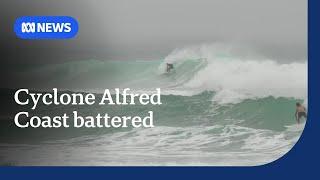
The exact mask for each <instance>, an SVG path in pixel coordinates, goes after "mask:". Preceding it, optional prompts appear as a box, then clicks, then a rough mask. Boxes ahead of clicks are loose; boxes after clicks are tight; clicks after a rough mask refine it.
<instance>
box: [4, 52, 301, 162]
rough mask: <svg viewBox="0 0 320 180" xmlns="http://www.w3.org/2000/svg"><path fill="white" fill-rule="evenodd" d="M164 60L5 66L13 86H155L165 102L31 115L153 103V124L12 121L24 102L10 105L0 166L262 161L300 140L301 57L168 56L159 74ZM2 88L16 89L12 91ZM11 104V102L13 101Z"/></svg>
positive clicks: (127, 109) (140, 111) (113, 110)
mask: <svg viewBox="0 0 320 180" xmlns="http://www.w3.org/2000/svg"><path fill="white" fill-rule="evenodd" d="M171 58H173V57H171ZM166 61H167V59H165V60H157V61H98V60H84V61H78V62H68V63H62V64H54V65H37V66H30V67H25V68H22V67H12V69H3V70H4V71H14V72H16V73H15V76H16V78H17V79H18V80H17V82H16V84H15V86H16V87H11V88H20V87H28V88H32V89H35V90H37V91H39V90H41V91H48V90H50V89H52V88H53V87H56V88H59V89H63V90H69V91H73V92H74V91H76V92H83V93H85V92H93V93H96V94H97V96H101V92H103V89H105V88H110V89H112V88H126V87H129V88H131V89H132V91H134V92H147V93H151V92H153V91H154V90H155V88H158V87H160V88H161V92H162V96H161V98H162V103H163V104H162V105H160V106H152V105H148V106H143V105H139V104H138V105H135V106H98V105H93V106H88V105H86V106H79V107H74V106H56V107H48V106H44V105H40V106H39V108H38V109H37V110H36V111H34V112H33V113H34V114H37V115H48V113H49V114H50V115H52V116H53V115H61V114H62V113H71V112H72V111H73V110H78V111H79V112H81V113H82V114H83V115H95V114H97V113H109V114H110V115H111V116H112V115H118V116H121V115H141V116H143V115H145V114H146V112H147V111H150V110H152V111H154V121H155V126H156V127H155V128H136V129H133V128H125V129H123V128H121V129H116V128H113V129H106V128H99V129H84V128H80V129H72V128H71V129H62V128H61V129H54V130H53V129H24V130H21V129H17V128H15V127H14V126H13V125H12V120H11V119H12V116H13V114H14V112H15V111H18V110H22V109H23V107H16V106H15V105H12V108H8V109H7V110H2V111H1V123H2V125H1V138H0V139H1V142H2V143H1V144H0V146H1V150H0V152H1V153H0V154H1V155H0V161H1V163H2V164H8V163H9V164H14V165H259V164H264V163H268V162H271V161H273V160H276V159H277V158H279V157H281V156H282V155H284V154H285V153H286V152H287V151H288V150H290V149H291V148H292V146H293V145H294V144H295V143H296V141H297V140H298V138H299V137H300V134H301V132H302V130H303V127H304V124H300V125H297V124H296V122H295V117H294V113H295V109H294V108H295V103H296V102H297V101H299V102H304V103H306V101H307V98H306V97H307V96H306V87H307V86H306V81H307V80H306V79H307V78H306V63H291V64H279V63H277V62H275V61H270V60H266V61H255V60H242V59H237V58H235V59H232V58H231V59H230V57H225V56H223V57H220V59H219V58H217V57H216V58H209V57H205V58H202V57H201V58H194V57H192V58H182V60H179V61H175V62H173V63H174V66H175V70H174V71H173V72H171V73H165V71H164V69H165V62H166ZM297 69H298V70H299V71H296V70H297ZM297 72H298V73H297ZM304 73H305V74H304ZM39 74H41V76H39ZM297 77H299V78H297ZM292 79H294V81H293V80H292ZM1 93H2V94H4V95H6V96H12V94H13V90H2V91H1ZM7 103H8V104H10V103H11V104H12V102H11V100H10V99H8V100H7ZM10 107H11V106H10ZM11 109H15V110H12V112H11Z"/></svg>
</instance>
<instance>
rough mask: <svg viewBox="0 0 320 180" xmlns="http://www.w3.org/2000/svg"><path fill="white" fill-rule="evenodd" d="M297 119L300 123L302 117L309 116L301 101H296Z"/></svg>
mask: <svg viewBox="0 0 320 180" xmlns="http://www.w3.org/2000/svg"><path fill="white" fill-rule="evenodd" d="M295 115H296V120H297V122H298V124H300V119H301V118H302V117H304V118H307V112H306V108H305V107H304V106H303V105H302V104H300V103H299V102H297V103H296V114H295Z"/></svg>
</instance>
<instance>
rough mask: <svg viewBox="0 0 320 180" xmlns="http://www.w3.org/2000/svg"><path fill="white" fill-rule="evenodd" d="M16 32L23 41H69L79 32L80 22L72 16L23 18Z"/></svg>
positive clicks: (18, 22)
mask: <svg viewBox="0 0 320 180" xmlns="http://www.w3.org/2000/svg"><path fill="white" fill-rule="evenodd" d="M14 31H15V33H16V35H17V37H19V38H21V39H69V38H73V37H75V35H76V34H77V32H78V22H77V21H76V20H75V19H74V18H72V17H70V16H23V17H19V18H17V19H16V21H15V24H14Z"/></svg>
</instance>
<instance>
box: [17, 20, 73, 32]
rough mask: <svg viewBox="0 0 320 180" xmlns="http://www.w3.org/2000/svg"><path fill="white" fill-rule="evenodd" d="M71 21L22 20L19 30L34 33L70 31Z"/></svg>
mask: <svg viewBox="0 0 320 180" xmlns="http://www.w3.org/2000/svg"><path fill="white" fill-rule="evenodd" d="M71 30H72V29H71V23H34V22H32V23H30V22H23V23H22V24H21V32H23V33H35V32H67V33H68V32H70V31H71Z"/></svg>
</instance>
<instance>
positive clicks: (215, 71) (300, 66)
mask: <svg viewBox="0 0 320 180" xmlns="http://www.w3.org/2000/svg"><path fill="white" fill-rule="evenodd" d="M190 58H205V59H207V61H208V65H207V66H206V67H205V68H204V69H202V70H200V71H199V72H198V73H196V74H195V76H194V77H193V78H192V79H191V80H190V81H188V82H187V83H185V84H184V86H185V87H186V88H189V89H202V91H204V90H212V91H215V92H217V95H216V96H215V98H214V99H213V100H214V101H217V102H220V103H237V102H239V101H241V100H243V99H248V98H261V97H266V96H274V97H294V98H300V99H306V97H307V63H306V62H303V61H302V62H293V63H287V64H281V63H278V62H277V61H276V60H272V59H262V58H261V57H259V58H253V57H249V56H247V57H243V56H235V55H233V54H232V51H231V50H230V48H225V49H223V48H222V47H221V46H216V45H212V46H207V45H204V46H200V47H196V48H195V47H191V48H185V49H182V50H180V51H178V50H175V51H174V52H173V53H171V54H170V55H169V56H168V57H167V58H166V59H165V61H166V60H167V61H169V60H171V61H172V59H175V61H183V60H186V59H190Z"/></svg>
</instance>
